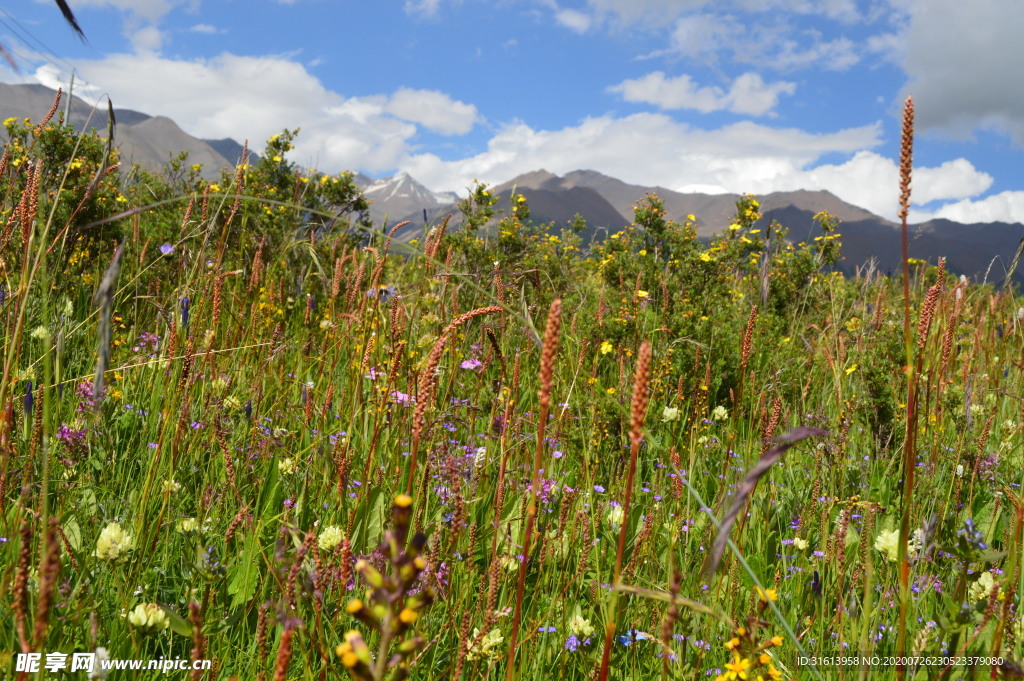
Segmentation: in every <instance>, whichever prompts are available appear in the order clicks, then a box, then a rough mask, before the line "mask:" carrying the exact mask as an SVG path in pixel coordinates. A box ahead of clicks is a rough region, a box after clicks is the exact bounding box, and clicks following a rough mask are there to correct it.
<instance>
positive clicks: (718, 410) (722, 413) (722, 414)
mask: <svg viewBox="0 0 1024 681" xmlns="http://www.w3.org/2000/svg"><path fill="white" fill-rule="evenodd" d="M711 418H712V419H714V420H715V421H724V420H726V419H727V418H729V410H728V409H726V408H725V407H723V406H722V405H718V406H717V407H715V408H714V409H713V410H712V411H711Z"/></svg>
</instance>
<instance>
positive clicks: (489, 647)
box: [466, 627, 505, 660]
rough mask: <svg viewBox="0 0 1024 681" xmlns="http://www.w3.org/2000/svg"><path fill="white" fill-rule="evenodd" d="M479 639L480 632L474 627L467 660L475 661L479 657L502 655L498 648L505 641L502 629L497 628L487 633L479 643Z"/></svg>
mask: <svg viewBox="0 0 1024 681" xmlns="http://www.w3.org/2000/svg"><path fill="white" fill-rule="evenodd" d="M478 638H480V630H479V629H477V628H475V627H474V629H473V636H472V638H471V640H470V643H469V648H468V655H467V656H466V658H467V659H469V660H475V659H477V658H478V657H498V656H499V655H500V650H499V649H498V646H500V645H501V642H502V641H504V640H505V639H504V638H503V637H502V635H501V630H500V629H498V628H497V627H495V628H494V629H491V630H490V631H489V632H487V634H486V635H485V636H484V637H483V638H482V639H480V640H479V641H477V639H478Z"/></svg>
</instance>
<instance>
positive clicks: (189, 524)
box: [178, 518, 199, 534]
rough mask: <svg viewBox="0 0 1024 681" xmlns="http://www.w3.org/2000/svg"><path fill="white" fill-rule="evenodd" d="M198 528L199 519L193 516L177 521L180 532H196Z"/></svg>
mask: <svg viewBox="0 0 1024 681" xmlns="http://www.w3.org/2000/svg"><path fill="white" fill-rule="evenodd" d="M198 530H199V521H197V520H196V519H195V518H185V519H184V520H180V521H178V532H181V533H182V534H184V533H186V532H196V531H198Z"/></svg>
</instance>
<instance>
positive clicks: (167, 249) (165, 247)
mask: <svg viewBox="0 0 1024 681" xmlns="http://www.w3.org/2000/svg"><path fill="white" fill-rule="evenodd" d="M160 252H161V253H163V254H164V255H170V254H171V253H174V246H173V245H171V244H161V245H160Z"/></svg>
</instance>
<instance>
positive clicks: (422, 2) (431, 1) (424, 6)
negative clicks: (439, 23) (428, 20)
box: [405, 0, 441, 16]
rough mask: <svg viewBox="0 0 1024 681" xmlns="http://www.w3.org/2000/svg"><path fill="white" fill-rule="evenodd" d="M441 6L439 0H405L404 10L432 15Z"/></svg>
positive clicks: (410, 12) (409, 12)
mask: <svg viewBox="0 0 1024 681" xmlns="http://www.w3.org/2000/svg"><path fill="white" fill-rule="evenodd" d="M440 6H441V0H405V11H406V13H408V14H421V15H423V16H434V15H435V14H437V10H438V8H439V7H440Z"/></svg>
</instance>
